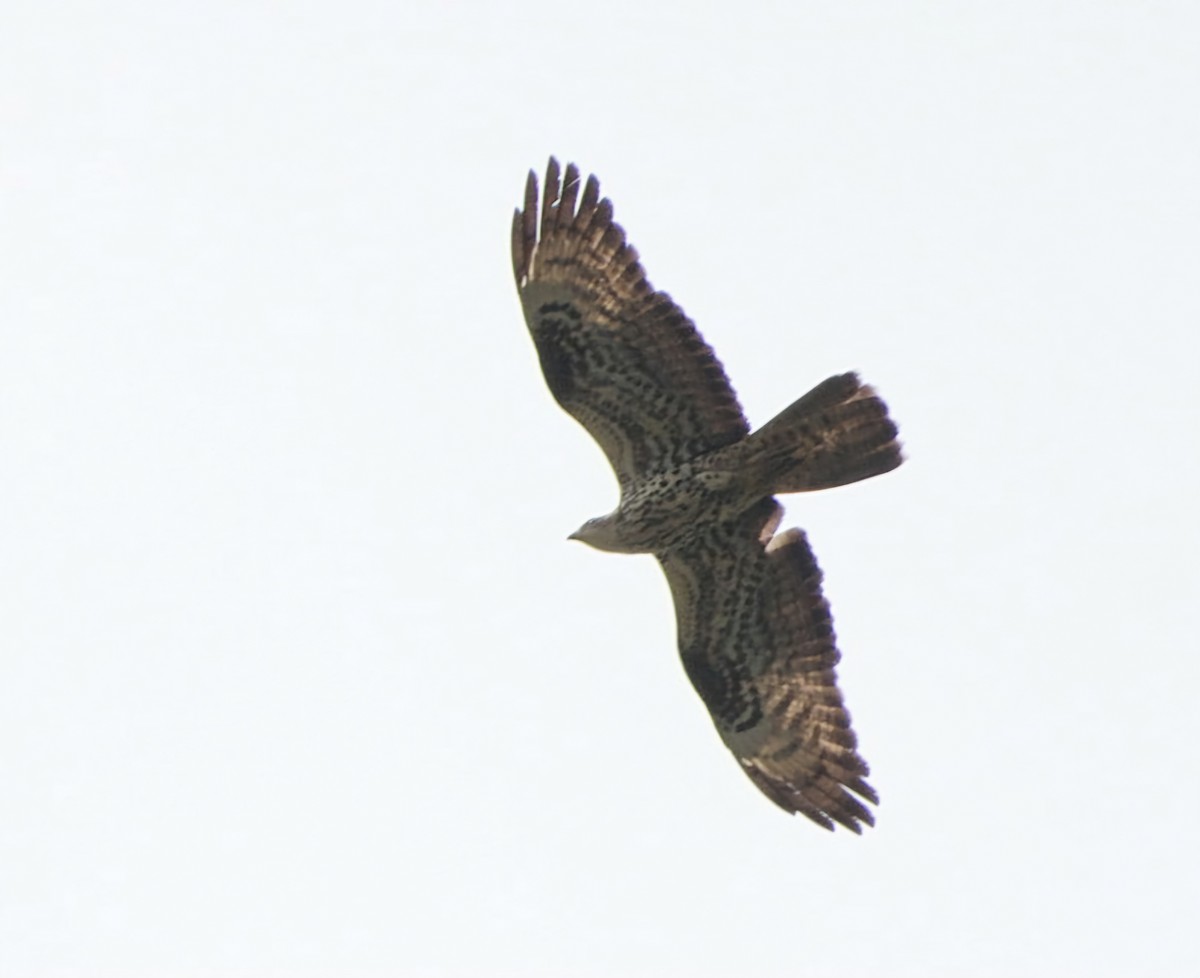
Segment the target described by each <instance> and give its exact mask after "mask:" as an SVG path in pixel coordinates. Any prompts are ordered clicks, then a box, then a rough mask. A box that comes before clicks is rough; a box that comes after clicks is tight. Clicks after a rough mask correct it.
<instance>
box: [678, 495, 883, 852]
mask: <svg viewBox="0 0 1200 978" xmlns="http://www.w3.org/2000/svg"><path fill="white" fill-rule="evenodd" d="M782 512H783V510H782V507H780V505H779V504H778V503H777V502H775V500H774V499H769V498H768V499H764V500H762V502H760V503H758V504H757V505H756V506H755V507H754V508H753V509H751V510H750V511H749V512H748V513H747V514H746V515H745V516H744V517H742V518H740V519H739V520H738V521H736V523H733V524H729V525H723V526H717V527H714V528H713V530H712V532H711V534H709V535H707V536H706V537H705V538H704V539H702V540H699V541H697V543H696V544H695V546H693V547H689V548H688V550H687V551H686V552H683V553H669V554H665V555H660V556H659V560H660V562H661V563H662V565H663V569H664V571H665V572H666V575H667V581H668V583H669V584H670V586H671V594H672V596H673V598H674V600H675V613H676V618H677V621H678V630H679V651H680V655H681V656H682V658H683V664H684V668H685V669H686V670H687V674H688V678H689V679H690V680H691V681H692V685H693V686H695V687H696V690H697V692H699V694H700V696H701V698H702V699H703V700H704V703H705V705H706V706H707V707H708V709H709V712H710V713H711V714H712V717H713V721H714V722H715V723H716V726H717V730H718V732H719V733H720V735H721V739H722V740H724V741H725V744H726V746H728V747H729V749H730V750H731V751H733V754H734V756H735V757H736V758H737V759H738V761H739V762H740V763H741V765H742V768H743V770H745V772H746V773H747V774H748V775H749V776H750V779H751V780H752V781H753V782H754V783H755V784H756V785H758V787H759V788H760V789H761V790H762V792H763V793H764V794H765V795H766V796H767V797H768V798H770V799H771V800H772V801H773V802H775V803H776V804H778V805H780V806H781V807H782V808H784V809H786V810H787V811H789V812H799V813H800V814H802V815H806V816H808V817H809V818H810V819H812V820H813V821H814V822H816V823H818V824H819V825H823V826H824V827H825V828H828V829H832V828H833V823H834V822H838V823H840V824H841V825H844V826H845V827H846V828H849V829H852V830H853V831H855V832H861V831H862V826H861V824H860V823H863V822H865V823H866V824H868V825H873V824H874V822H875V819H874V816H873V815H872V814H871V811H870V810H869V809H868V808H867V807H866V806H865V805H864V804H863V803H862V802H861V801H860V800H859V798H862V799H865V800H866V801H869V802H871V803H873V804H878V802H879V799H878V797H877V795H876V794H875V792H874V790H873V789H872V788H871V786H870V785H868V784H867V783H866V782H865V781H864V780H863V778H864V777H866V775H867V774H868V769H867V765H866V762H865V761H863V759H862V758H861V757H860V756H859V754H858V751H857V749H856V739H855V736H854V732H853V731H852V730H851V729H850V714H849V713H847V712H846V708H845V706H844V705H843V704H842V695H841V693H840V692H839V691H838V688H837V675H836V673H835V672H834V666H835V664H836V663H837V661H838V658H839V653H838V650H837V644H836V638H835V636H834V631H833V619H832V616H831V615H830V612H829V604H828V602H827V601H826V600H825V598H824V597H823V596H822V594H821V571H820V569H819V568H818V567H817V562H816V559H815V558H814V557H813V554H812V551H811V550H810V549H809V546H808V541H807V539H806V538H805V536H804V533H803V532H802V531H800V530H796V529H792V530H788V531H786V532H785V533H781V534H779V535H778V536H775V537H772V534H774V532H775V529H776V527H777V526H778V525H779V520H780V517H781V515H782ZM854 795H858V796H859V798H855V797H854Z"/></svg>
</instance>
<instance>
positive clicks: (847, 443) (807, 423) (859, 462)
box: [738, 373, 904, 493]
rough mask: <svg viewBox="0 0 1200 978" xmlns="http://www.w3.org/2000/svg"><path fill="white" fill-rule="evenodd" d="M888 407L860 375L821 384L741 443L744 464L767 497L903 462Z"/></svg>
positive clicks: (857, 477)
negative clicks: (863, 381) (767, 494)
mask: <svg viewBox="0 0 1200 978" xmlns="http://www.w3.org/2000/svg"><path fill="white" fill-rule="evenodd" d="M896 435H897V431H896V426H895V424H893V423H892V420H891V418H889V417H888V413H887V405H886V404H884V403H883V401H882V400H880V399H879V397H878V396H877V395H876V394H875V390H874V388H872V387H870V386H868V385H866V384H863V383H862V382H861V381H860V380H859V379H858V375H857V374H853V373H849V374H841V375H839V376H837V377H830V378H829V379H828V380H825V381H822V382H821V383H820V384H818V385H817V386H816V387H814V388H813V389H812V390H810V391H809V392H808V393H807V394H805V395H804V396H803V397H802V398H800V399H799V400H798V401H796V402H795V403H794V404H793V405H791V407H788V408H785V409H784V410H783V411H781V412H780V413H779V414H778V415H776V416H775V417H774V418H773V419H772V420H770V421H768V422H767V423H766V424H765V425H763V426H762V427H761V428H760V429H759V430H758V431H756V432H754V433H753V434H752V435H750V436H749V437H748V438H747V439H746V440H745V441H743V442H741V443H740V444H739V446H738V448H739V449H740V450H741V452H744V455H743V456H742V464H743V465H745V466H746V468H747V469H748V470H749V473H750V475H751V479H752V480H753V481H754V482H755V483H756V484H761V485H762V486H763V488H764V491H766V492H769V493H785V492H810V491H812V490H814V489H830V488H832V487H833V486H843V485H846V484H847V483H850V482H858V481H859V480H860V479H869V478H870V477H871V476H873V475H882V474H883V473H884V472H890V471H891V470H892V469H894V468H896V467H897V466H898V465H899V464H900V463H901V462H902V461H903V460H904V457H903V455H902V454H901V452H900V443H899V442H898V441H897V440H896Z"/></svg>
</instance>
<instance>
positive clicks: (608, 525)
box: [567, 513, 629, 553]
mask: <svg viewBox="0 0 1200 978" xmlns="http://www.w3.org/2000/svg"><path fill="white" fill-rule="evenodd" d="M567 539H568V540H579V541H580V542H581V543H586V544H587V545H588V546H589V547H595V548H596V549H597V550H607V551H608V552H609V553H628V552H629V548H628V546H627V545H626V544H625V543H624V542H623V541H622V540H621V534H620V532H619V531H618V529H617V521H616V518H615V517H614V515H613V514H612V513H609V515H608V516H597V517H596V518H595V519H591V520H588V521H587V522H586V523H584V524H583V526H581V527H580V528H579V529H578V530H576V531H575V532H574V533H572V534H571V535H570V536H569V537H567Z"/></svg>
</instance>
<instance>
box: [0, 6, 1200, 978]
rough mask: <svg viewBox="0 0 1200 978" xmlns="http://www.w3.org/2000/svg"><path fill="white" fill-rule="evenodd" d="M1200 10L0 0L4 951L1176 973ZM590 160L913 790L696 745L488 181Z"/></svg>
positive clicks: (132, 969) (508, 968)
mask: <svg viewBox="0 0 1200 978" xmlns="http://www.w3.org/2000/svg"><path fill="white" fill-rule="evenodd" d="M1198 50H1200V8H1198V7H1197V6H1196V5H1195V4H1194V3H1191V2H1178V3H1168V2H1149V0H1145V2H1138V3H1132V2H1131V3H1099V2H1078V3H1067V2H1037V3H1030V2H1011V3H1004V4H1000V3H975V4H971V3H935V2H925V3H918V2H872V3H840V4H834V3H816V2H790V3H777V4H758V3H743V4H720V5H701V4H695V5H692V6H688V7H685V6H684V5H683V4H682V3H680V4H672V5H668V4H655V3H650V2H632V3H631V2H607V3H602V4H599V5H580V4H570V3H554V4H549V3H538V4H528V5H524V6H518V7H509V5H504V4H499V3H496V4H483V3H458V4H450V3H445V4H433V3H429V2H357V0H351V2H346V3H340V4H332V3H314V2H293V3H286V4H285V3H264V2H248V3H246V2H239V3H231V2H205V3H200V2H194V3H193V2H173V3H163V4H151V3H129V2H124V0H110V2H106V3H103V4H101V3H34V2H22V0H17V2H10V3H8V4H7V5H6V6H5V8H4V11H3V14H2V15H0V115H2V125H0V460H2V461H0V974H4V975H13V976H40V975H46V976H60V975H80V976H85V975H113V976H115V975H122V976H124V975H135V976H168V978H173V976H181V978H185V976H186V978H191V976H204V975H239V976H258V975H272V976H284V975H303V976H310V975H312V976H316V975H331V976H332V975H357V976H384V975H430V976H432V975H447V976H459V975H513V976H518V975H519V976H547V978H548V976H566V978H574V976H588V978H601V976H621V975H636V976H656V975H676V976H708V975H749V974H755V975H762V976H771V978H775V976H792V975H803V976H895V975H908V976H927V975H969V976H975V975H997V976H998V975H1005V976H1008V975H1079V976H1085V975H1086V976H1109V975H1111V976H1128V975H1135V974H1143V975H1151V974H1152V975H1184V974H1195V973H1197V971H1198V970H1200V950H1198V948H1197V943H1198V942H1197V932H1196V928H1197V926H1198V924H1197V921H1198V920H1200V909H1198V908H1200V842H1198V837H1197V831H1196V823H1197V817H1198V809H1200V790H1198V788H1197V783H1198V782H1197V774H1198V772H1197V761H1196V750H1197V742H1198V741H1200V719H1198V718H1197V709H1196V695H1197V686H1198V683H1200V648H1198V647H1197V638H1196V635H1197V628H1198V624H1200V623H1198V617H1200V614H1198V608H1200V571H1198V569H1197V563H1196V555H1197V553H1198V552H1200V517H1198V511H1200V444H1198V442H1200V439H1198V433H1200V384H1198V381H1197V363H1198V361H1200V343H1198V341H1197V336H1198V333H1200V286H1198V283H1197V280H1198V272H1200V58H1198V56H1197V51H1198ZM552 152H553V153H555V154H557V155H558V156H559V157H560V159H562V160H564V162H565V161H566V160H574V161H576V162H577V163H579V164H580V166H581V167H582V168H583V169H584V170H585V171H594V172H596V173H597V174H598V175H599V176H600V178H601V183H602V188H603V190H604V191H605V192H606V193H607V194H609V195H610V196H611V197H612V199H613V200H614V202H615V206H616V214H617V218H618V220H619V221H620V222H621V223H622V224H623V225H624V226H625V227H626V229H627V230H628V231H629V234H630V236H631V238H632V240H633V241H634V243H635V244H636V245H637V247H638V249H639V251H640V252H641V254H642V258H643V260H644V262H645V264H646V267H647V269H648V271H649V274H650V277H651V280H652V281H653V282H654V284H655V285H656V286H658V287H660V288H664V289H666V290H668V291H669V292H670V293H671V294H672V295H673V296H674V297H675V298H676V299H677V300H678V301H679V302H680V303H681V304H682V305H683V307H684V308H685V309H686V310H687V311H688V313H689V314H690V315H691V316H692V318H693V319H695V321H696V322H697V324H698V325H699V327H700V329H701V331H702V332H703V333H704V335H705V337H706V338H707V339H708V340H709V342H711V343H712V344H713V346H714V347H715V349H716V350H717V353H718V355H719V356H720V357H721V359H722V360H723V362H724V363H725V365H726V368H727V370H728V371H729V374H730V376H731V378H732V379H733V382H734V384H735V386H736V387H737V389H738V392H739V394H740V396H741V399H742V402H743V404H744V405H745V407H746V410H747V413H748V414H749V416H750V418H751V420H752V422H754V423H755V424H759V423H762V422H763V421H765V420H767V419H768V418H769V417H770V416H771V415H772V414H773V413H774V412H776V411H777V410H779V409H781V408H783V407H784V406H786V405H787V404H788V403H789V402H790V401H791V400H793V399H794V398H795V397H797V396H798V395H800V394H801V393H803V392H804V391H806V390H807V389H808V388H810V387H811V386H813V385H814V384H815V383H817V382H818V381H820V380H821V379H823V378H824V377H826V376H828V375H830V374H833V373H837V372H841V371H844V370H848V369H857V370H859V371H861V372H862V374H863V375H864V377H865V378H866V379H867V380H869V381H870V382H872V383H873V384H875V385H876V386H877V387H878V388H879V390H880V391H881V393H882V394H883V395H884V396H885V397H886V399H887V401H888V403H889V405H890V407H891V409H892V412H893V415H894V416H895V418H896V420H897V421H898V423H899V425H900V428H901V433H902V436H903V439H904V442H905V445H906V448H907V453H908V456H909V461H908V462H907V463H906V465H905V466H904V467H903V468H901V469H900V470H899V471H897V472H895V473H892V474H889V475H887V476H885V477H882V478H880V479H876V480H872V481H870V482H867V483H863V484H860V485H857V486H853V487H850V488H846V489H841V490H837V491H833V492H830V493H826V494H818V495H815V496H809V497H803V498H801V497H791V498H790V499H789V500H786V502H787V505H788V516H787V523H785V525H792V524H799V525H802V526H804V527H805V528H806V529H807V530H808V532H809V535H810V537H811V539H812V541H813V545H814V548H815V549H816V552H817V556H818V558H819V560H820V562H821V564H822V566H823V567H824V570H825V573H826V590H827V594H828V596H829V598H830V600H831V602H832V605H833V609H834V614H835V617H836V621H837V626H838V632H839V635H840V638H841V645H842V648H843V651H844V659H843V662H842V666H841V668H840V674H841V677H842V685H843V688H844V690H845V694H846V697H847V702H848V705H849V707H850V709H851V711H852V712H853V715H854V718H855V724H856V727H857V729H858V732H859V735H860V741H861V746H862V749H863V752H864V754H865V755H866V757H867V758H868V760H869V761H870V763H871V765H872V768H873V777H872V779H871V780H872V782H873V783H874V784H875V786H876V787H877V788H878V790H879V792H880V794H881V796H882V799H883V801H882V805H881V807H880V809H879V812H878V817H879V824H878V826H877V827H876V828H875V829H874V830H869V831H868V832H867V833H866V834H865V835H864V836H863V837H862V838H857V837H855V836H853V835H851V834H849V833H846V832H838V833H835V834H828V833H825V832H823V831H821V830H820V829H818V828H816V827H815V826H813V825H811V824H809V823H808V822H806V821H804V820H803V819H799V818H789V817H788V816H786V815H784V814H783V813H782V812H780V811H779V810H777V809H776V808H774V807H773V806H772V805H771V804H770V803H769V802H768V801H767V800H766V799H765V798H764V797H763V796H761V795H760V794H759V793H758V792H757V791H756V790H755V788H754V787H753V785H751V783H750V782H749V780H748V779H747V778H745V777H744V776H743V775H742V774H741V773H740V771H739V770H738V768H737V765H736V764H735V762H734V761H733V760H732V759H731V758H730V756H729V755H728V753H727V752H726V751H725V749H724V748H723V747H722V746H721V744H720V742H719V740H718V739H717V736H716V733H715V731H714V730H713V728H712V725H711V722H710V721H709V719H708V716H707V714H706V713H705V711H704V709H703V707H702V705H701V703H700V701H699V699H698V698H697V697H696V696H695V694H694V693H693V692H692V690H691V688H690V687H689V686H688V684H687V681H686V678H685V677H684V674H683V670H682V668H681V667H680V665H679V661H678V657H677V655H676V652H675V647H674V617H673V612H672V609H671V605H670V598H669V595H668V592H667V588H666V585H665V582H664V580H663V579H662V576H661V573H660V571H659V569H658V568H657V566H656V565H655V563H654V561H653V560H652V559H651V558H648V557H618V556H612V555H607V554H600V553H597V552H594V551H590V550H587V549H586V548H584V547H582V546H580V545H578V544H574V543H568V542H566V540H565V538H566V535H567V534H568V533H569V532H570V531H571V530H573V529H574V528H575V527H576V526H577V525H578V524H580V523H581V522H582V521H583V520H584V519H586V518H588V517H590V516H593V515H596V514H599V513H602V512H605V511H607V510H608V509H609V508H610V507H611V506H612V505H613V503H614V501H615V498H616V488H615V484H614V482H613V479H612V476H611V474H610V472H609V470H608V468H607V465H606V463H605V462H604V460H603V457H602V456H601V454H600V452H599V450H598V449H597V448H596V447H595V446H594V444H592V442H591V441H590V439H589V438H588V437H587V436H586V434H585V433H584V432H583V431H582V429H580V428H579V427H578V426H577V425H575V423H574V422H573V421H571V420H570V419H569V418H568V417H567V416H566V415H564V414H562V413H561V412H560V411H559V409H558V408H557V407H556V405H555V404H554V402H553V401H552V399H551V397H550V395H549V393H548V392H547V390H546V387H545V385H544V383H543V381H542V377H541V373H540V371H539V369H538V365H537V360H536V357H535V354H534V350H533V346H532V343H531V342H530V340H529V337H528V335H527V333H526V330H525V326H524V323H523V321H522V319H521V315H520V312H519V306H518V302H517V298H516V292H515V288H514V285H513V282H512V276H511V267H510V262H509V255H508V234H509V222H510V220H511V214H512V208H513V206H514V205H515V204H516V203H517V201H518V200H519V198H520V195H521V191H522V187H523V183H524V180H525V174H526V172H527V171H528V169H529V168H530V167H536V168H538V169H539V170H541V169H543V168H544V166H545V160H546V157H547V156H548V155H549V154H550V153H552Z"/></svg>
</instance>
